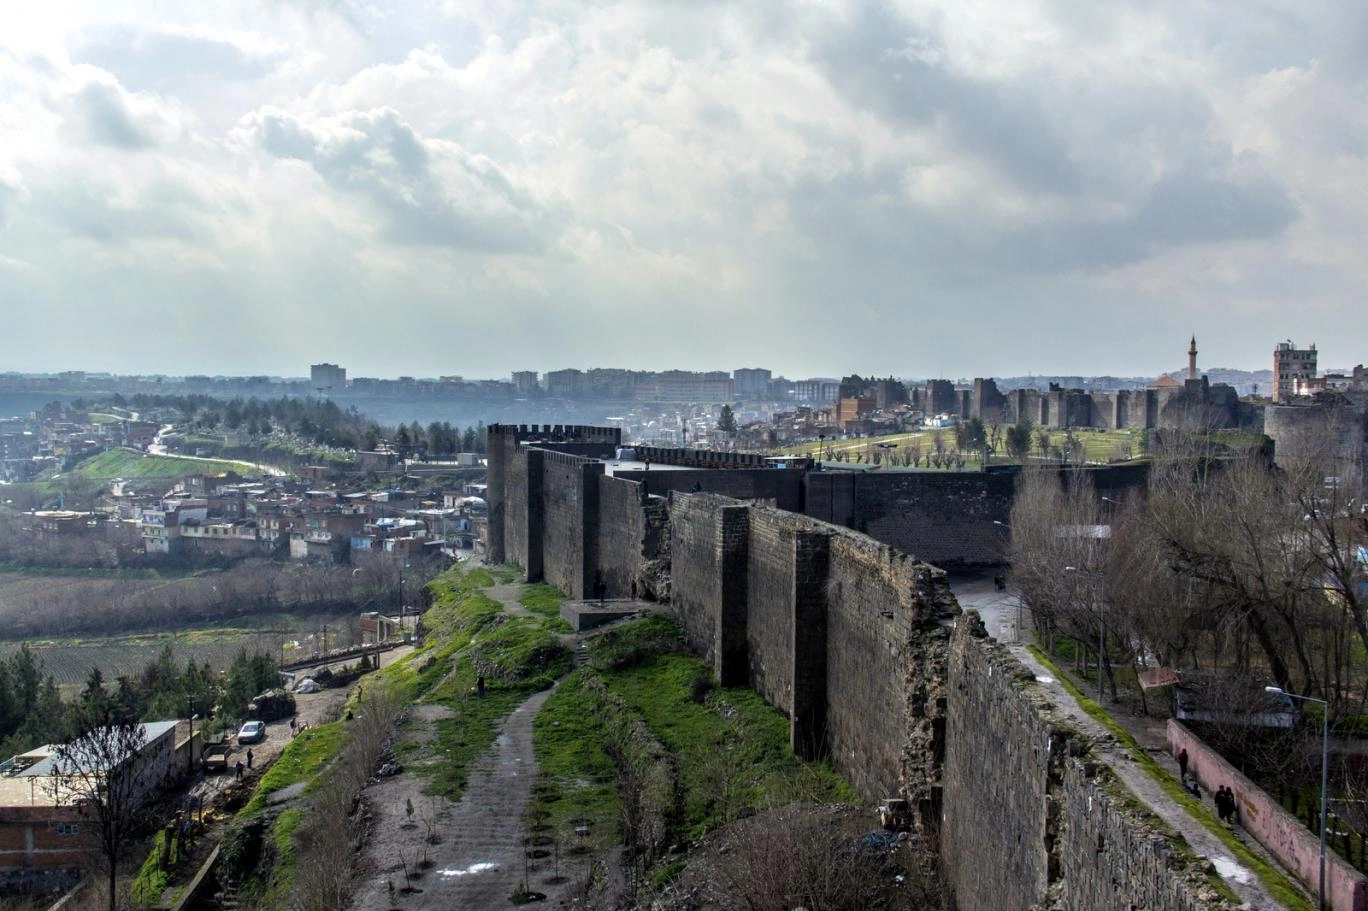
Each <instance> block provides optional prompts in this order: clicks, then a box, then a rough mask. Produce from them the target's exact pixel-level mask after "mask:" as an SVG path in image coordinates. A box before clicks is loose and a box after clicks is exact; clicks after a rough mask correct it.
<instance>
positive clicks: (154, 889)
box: [132, 832, 179, 906]
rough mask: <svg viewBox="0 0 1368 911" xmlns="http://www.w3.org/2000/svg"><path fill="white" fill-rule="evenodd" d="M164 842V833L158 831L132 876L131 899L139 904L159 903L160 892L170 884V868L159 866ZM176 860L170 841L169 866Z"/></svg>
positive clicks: (174, 848)
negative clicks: (150, 847) (135, 873)
mask: <svg viewBox="0 0 1368 911" xmlns="http://www.w3.org/2000/svg"><path fill="white" fill-rule="evenodd" d="M165 843H166V833H165V832H158V833H157V837H156V838H154V839H152V850H150V851H149V852H148V853H147V859H146V860H144V861H143V863H142V866H141V867H139V868H138V875H137V876H135V877H134V878H133V890H132V891H133V901H135V902H137V903H138V904H139V905H141V906H149V905H157V904H160V903H161V897H162V893H163V892H165V891H166V887H167V886H168V885H169V884H170V879H171V877H170V870H169V869H166V870H163V869H162V867H161V853H162V845H164V844H165ZM178 860H179V858H177V857H176V843H175V841H172V842H171V864H170V866H172V867H174V866H175V865H176V863H177V861H178Z"/></svg>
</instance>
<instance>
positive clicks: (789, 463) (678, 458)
mask: <svg viewBox="0 0 1368 911" xmlns="http://www.w3.org/2000/svg"><path fill="white" fill-rule="evenodd" d="M635 451H636V457H637V460H638V461H642V462H650V463H652V464H654V465H679V466H682V467H685V468H714V469H721V470H725V469H739V468H746V469H754V468H791V469H805V468H806V469H810V468H812V467H813V460H812V457H811V456H806V457H801V458H799V457H794V458H788V459H778V460H776V459H770V458H768V457H766V456H762V455H757V454H755V453H753V452H714V451H712V450H709V449H676V448H673V447H661V446H637V447H635Z"/></svg>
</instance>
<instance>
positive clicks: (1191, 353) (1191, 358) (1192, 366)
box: [1187, 335, 1197, 380]
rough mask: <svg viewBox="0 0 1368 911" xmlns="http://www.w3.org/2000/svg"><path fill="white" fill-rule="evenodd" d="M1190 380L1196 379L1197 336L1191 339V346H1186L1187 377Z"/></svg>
mask: <svg viewBox="0 0 1368 911" xmlns="http://www.w3.org/2000/svg"><path fill="white" fill-rule="evenodd" d="M1187 378H1188V379H1190V380H1195V379H1197V336H1195V335H1194V336H1193V337H1192V344H1190V345H1188V375H1187Z"/></svg>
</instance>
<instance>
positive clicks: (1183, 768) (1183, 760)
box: [1178, 747, 1188, 781]
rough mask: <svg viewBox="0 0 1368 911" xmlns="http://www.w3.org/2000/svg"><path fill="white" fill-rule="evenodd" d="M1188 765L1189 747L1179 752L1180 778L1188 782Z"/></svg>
mask: <svg viewBox="0 0 1368 911" xmlns="http://www.w3.org/2000/svg"><path fill="white" fill-rule="evenodd" d="M1187 764H1188V754H1187V747H1183V748H1182V749H1181V750H1179V751H1178V777H1179V778H1181V779H1182V780H1183V781H1187Z"/></svg>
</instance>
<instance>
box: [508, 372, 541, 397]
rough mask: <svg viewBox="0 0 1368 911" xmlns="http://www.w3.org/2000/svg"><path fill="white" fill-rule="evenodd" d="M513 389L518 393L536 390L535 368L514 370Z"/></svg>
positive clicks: (523, 393)
mask: <svg viewBox="0 0 1368 911" xmlns="http://www.w3.org/2000/svg"><path fill="white" fill-rule="evenodd" d="M513 390H514V391H515V392H517V393H518V395H527V394H528V393H530V392H536V391H537V371H535V370H514V371H513Z"/></svg>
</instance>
